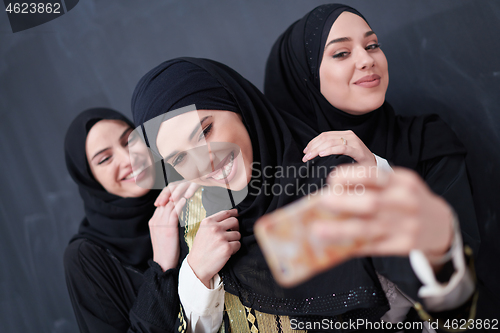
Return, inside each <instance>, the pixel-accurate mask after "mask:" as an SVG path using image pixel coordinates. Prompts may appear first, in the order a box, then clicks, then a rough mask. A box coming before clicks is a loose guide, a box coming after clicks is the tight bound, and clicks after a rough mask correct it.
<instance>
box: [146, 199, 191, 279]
mask: <svg viewBox="0 0 500 333" xmlns="http://www.w3.org/2000/svg"><path fill="white" fill-rule="evenodd" d="M185 204H186V199H185V198H181V200H179V202H178V203H177V204H174V203H173V202H172V201H169V202H167V204H166V205H164V206H159V207H157V208H156V210H155V212H154V214H153V216H152V217H151V219H150V220H149V233H150V235H151V244H152V246H153V260H154V261H155V262H157V263H158V264H159V265H160V266H161V268H162V269H163V271H164V272H165V271H166V270H169V269H171V268H174V267H176V266H177V262H178V261H179V254H180V248H179V231H178V230H179V229H178V224H179V223H178V220H179V214H178V213H177V212H179V211H181V210H182V207H183V206H184V205H185Z"/></svg>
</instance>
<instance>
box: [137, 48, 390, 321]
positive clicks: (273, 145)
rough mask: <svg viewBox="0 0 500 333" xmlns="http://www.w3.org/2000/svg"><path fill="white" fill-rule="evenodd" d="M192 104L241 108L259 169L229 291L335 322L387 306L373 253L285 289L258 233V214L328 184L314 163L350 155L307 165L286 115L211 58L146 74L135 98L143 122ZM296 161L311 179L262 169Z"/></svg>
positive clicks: (268, 307) (260, 304) (278, 309)
mask: <svg viewBox="0 0 500 333" xmlns="http://www.w3.org/2000/svg"><path fill="white" fill-rule="evenodd" d="M190 104H195V105H196V108H197V109H198V110H203V109H208V110H210V109H212V110H228V111H233V112H236V113H238V114H240V115H241V117H242V121H243V124H244V125H245V127H246V129H247V131H248V134H249V136H250V140H251V143H252V149H253V159H254V166H253V171H254V172H253V174H252V179H251V182H250V186H249V193H248V195H247V196H246V198H245V199H244V200H243V201H242V202H241V203H239V204H238V205H237V209H238V212H239V214H240V216H239V217H238V220H239V222H240V232H241V245H242V246H241V249H240V250H239V251H238V252H237V253H236V254H235V255H233V256H232V257H231V259H230V260H229V261H228V263H227V264H226V266H225V267H224V268H223V270H222V271H221V276H222V278H223V281H224V287H225V290H226V291H227V292H230V293H232V294H234V295H237V296H238V297H239V298H240V300H241V302H242V303H243V304H244V305H245V306H249V307H251V308H253V309H256V310H259V311H262V312H266V313H273V314H281V315H291V316H298V317H302V318H303V317H304V316H323V317H325V316H330V317H332V319H333V320H339V318H337V317H335V316H338V315H342V316H343V319H344V320H345V319H347V318H368V319H379V318H380V316H382V315H383V313H385V312H386V311H387V310H388V304H387V299H386V298H385V295H384V292H383V290H382V289H381V287H380V283H379V281H378V278H377V276H376V273H375V270H374V268H373V266H372V265H371V261H370V259H365V258H361V259H354V260H350V261H348V262H346V263H344V264H342V265H340V266H338V267H336V268H334V269H332V270H330V271H328V272H326V273H323V274H320V275H318V276H316V277H314V278H313V279H312V280H310V281H308V282H306V283H304V284H302V285H300V286H299V287H295V288H291V289H283V288H281V287H280V286H278V285H277V284H276V283H275V282H274V279H273V278H272V275H271V273H270V271H269V268H268V266H267V264H266V262H265V260H264V258H263V256H262V253H261V251H260V248H259V247H258V245H257V243H256V241H255V237H254V233H253V226H254V223H255V221H256V220H257V219H258V218H259V217H261V216H262V215H264V214H266V213H269V212H271V211H273V210H275V209H277V208H279V207H281V206H283V205H285V204H287V203H289V202H291V201H293V200H295V199H297V198H299V197H301V196H304V195H306V194H307V193H309V192H311V191H314V189H317V188H318V187H320V186H322V185H323V182H324V180H325V176H326V173H324V174H321V175H319V174H318V173H317V172H316V173H313V172H311V171H312V170H313V168H314V167H315V166H316V167H319V166H321V165H324V166H326V168H325V167H323V168H324V169H329V170H331V168H332V167H335V166H336V165H338V164H340V163H348V162H351V161H352V159H350V158H349V157H346V156H340V157H339V156H330V157H328V158H322V159H316V160H313V161H310V162H308V163H306V164H304V163H302V161H301V158H302V155H303V154H302V153H301V149H300V147H299V145H298V144H297V143H296V138H294V137H293V136H292V134H291V132H290V130H289V128H288V124H287V122H286V121H285V119H284V118H283V116H282V115H281V114H280V113H279V112H278V111H277V110H276V109H275V108H274V107H273V106H272V105H271V103H270V102H269V101H268V100H267V99H266V98H265V97H264V96H263V95H262V93H260V92H259V91H258V89H257V88H255V87H254V86H253V85H252V84H251V83H250V82H248V81H247V80H245V79H244V78H243V77H241V76H240V75H239V74H238V73H236V72H235V71H233V70H232V69H230V68H228V67H227V66H225V65H222V64H220V63H217V62H215V61H211V60H205V59H194V58H178V59H174V60H170V61H167V62H164V63H162V64H160V65H159V66H157V67H156V68H154V69H153V70H151V71H150V72H148V73H147V74H146V75H145V76H144V77H143V78H142V79H141V80H140V81H139V83H138V85H137V87H136V89H135V91H134V95H133V97H132V113H133V116H134V122H135V124H136V125H142V124H143V123H145V122H147V121H148V120H150V119H153V118H155V117H158V116H160V115H163V114H165V113H167V114H168V112H169V111H172V110H175V109H178V108H181V107H184V106H186V105H190ZM296 125H297V127H300V126H301V125H302V124H296ZM302 128H303V130H301V131H297V133H299V134H300V135H303V136H309V135H312V130H310V129H308V128H307V126H302ZM146 132H147V131H146ZM147 136H148V137H149V141H150V142H151V141H153V140H156V136H155V133H147ZM172 139H173V140H175V138H172ZM255 163H257V164H255ZM290 166H291V167H293V166H295V167H297V168H298V167H300V166H302V167H304V166H305V168H306V169H307V170H308V171H307V172H308V177H294V176H293V175H292V174H290V175H284V174H282V175H280V176H278V174H277V173H274V172H269V170H268V172H267V175H269V177H266V178H264V177H263V173H262V172H259V171H262V170H263V168H264V167H266V168H280V167H290ZM275 185H278V187H281V188H282V189H283V188H285V186H287V185H288V186H289V187H287V188H288V191H287V193H274V194H273V195H271V194H269V192H267V193H266V191H265V190H264V189H265V188H267V189H270V188H272V187H273V186H275ZM290 186H291V187H290ZM203 195H204V199H205V197H207V196H210V195H211V188H205V191H204V194H203ZM205 203H206V201H205V200H204V204H205ZM205 208H206V207H205Z"/></svg>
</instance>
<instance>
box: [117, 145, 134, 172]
mask: <svg viewBox="0 0 500 333" xmlns="http://www.w3.org/2000/svg"><path fill="white" fill-rule="evenodd" d="M115 158H116V159H117V160H118V163H120V166H121V167H128V166H131V165H132V163H131V158H132V157H131V156H130V154H129V151H128V149H126V148H124V147H122V148H120V149H117V150H116V152H115Z"/></svg>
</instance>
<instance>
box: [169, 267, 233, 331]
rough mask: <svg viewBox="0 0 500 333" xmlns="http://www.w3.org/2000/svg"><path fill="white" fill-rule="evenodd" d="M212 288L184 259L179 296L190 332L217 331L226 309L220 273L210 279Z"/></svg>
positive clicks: (180, 274)
mask: <svg viewBox="0 0 500 333" xmlns="http://www.w3.org/2000/svg"><path fill="white" fill-rule="evenodd" d="M210 287H211V289H209V288H207V287H205V285H204V284H203V283H202V282H201V281H200V280H199V279H198V277H197V276H196V274H194V272H193V270H192V269H191V266H189V263H188V262H187V257H186V259H184V261H183V262H182V265H181V269H180V271H179V298H180V301H181V304H182V307H183V308H184V312H185V313H186V319H187V322H188V331H189V332H217V331H218V330H219V327H220V325H221V323H222V315H223V310H224V285H223V284H222V280H221V278H220V276H219V274H216V275H215V276H214V277H213V278H212V280H210Z"/></svg>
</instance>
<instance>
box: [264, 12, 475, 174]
mask: <svg viewBox="0 0 500 333" xmlns="http://www.w3.org/2000/svg"><path fill="white" fill-rule="evenodd" d="M344 11H348V12H351V13H354V14H356V15H359V16H360V17H361V18H363V19H365V18H364V17H363V16H362V15H361V14H360V13H359V12H358V11H357V10H355V9H354V8H351V7H349V6H346V5H341V4H326V5H322V6H318V7H316V8H315V9H313V10H312V11H311V12H309V13H307V14H306V15H305V16H304V17H303V18H302V19H300V20H298V21H296V22H295V23H293V24H292V25H291V26H290V27H289V28H288V29H287V30H286V31H285V32H284V33H283V34H282V35H281V36H280V37H279V38H278V40H277V41H276V42H275V44H274V46H273V48H272V50H271V53H270V55H269V58H268V60H267V65H266V75H265V82H264V93H265V95H266V97H267V98H269V100H270V101H271V102H272V103H273V104H274V105H275V106H276V107H277V108H279V109H282V110H283V111H285V112H288V113H290V114H291V115H292V116H293V117H297V118H298V119H300V120H301V121H303V122H305V123H306V124H308V125H309V126H311V127H312V128H313V129H315V130H316V132H317V133H316V134H315V135H313V136H312V137H310V138H308V139H307V140H306V141H305V142H304V143H303V144H304V147H305V144H307V142H308V141H309V140H311V139H312V138H313V137H314V136H316V135H317V134H318V133H321V132H326V131H341V130H352V131H353V132H354V133H355V134H356V135H357V136H358V137H359V138H360V139H361V140H362V141H363V143H364V144H365V145H366V146H367V147H368V148H369V149H370V151H371V152H373V153H374V154H377V155H379V156H382V157H384V158H386V159H387V160H389V162H391V163H393V164H395V165H399V166H404V167H408V168H411V169H414V170H417V171H418V169H419V163H420V162H422V161H427V160H431V159H433V158H436V157H440V156H444V155H451V154H463V153H465V150H464V148H463V146H462V144H461V143H460V141H459V140H458V139H457V137H456V136H455V134H454V133H453V132H452V130H451V129H450V128H449V127H448V126H447V125H446V124H445V123H444V122H443V121H442V120H441V119H440V118H439V117H438V116H436V115H429V116H419V117H402V116H397V115H395V113H394V110H393V109H392V107H391V106H390V105H389V103H387V102H384V104H383V105H382V106H381V107H380V108H378V109H377V110H374V111H372V112H369V113H367V114H364V115H351V114H348V113H345V112H343V111H341V110H339V109H337V108H336V107H334V106H333V105H331V104H330V102H328V100H327V99H326V98H325V97H324V96H323V95H322V94H321V92H320V81H319V68H320V65H321V59H322V57H323V51H324V48H325V44H326V39H327V37H328V34H329V32H330V29H331V27H332V25H333V23H334V22H335V20H336V19H337V18H338V17H339V15H340V14H342V13H343V12H344ZM365 21H366V20H365Z"/></svg>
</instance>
